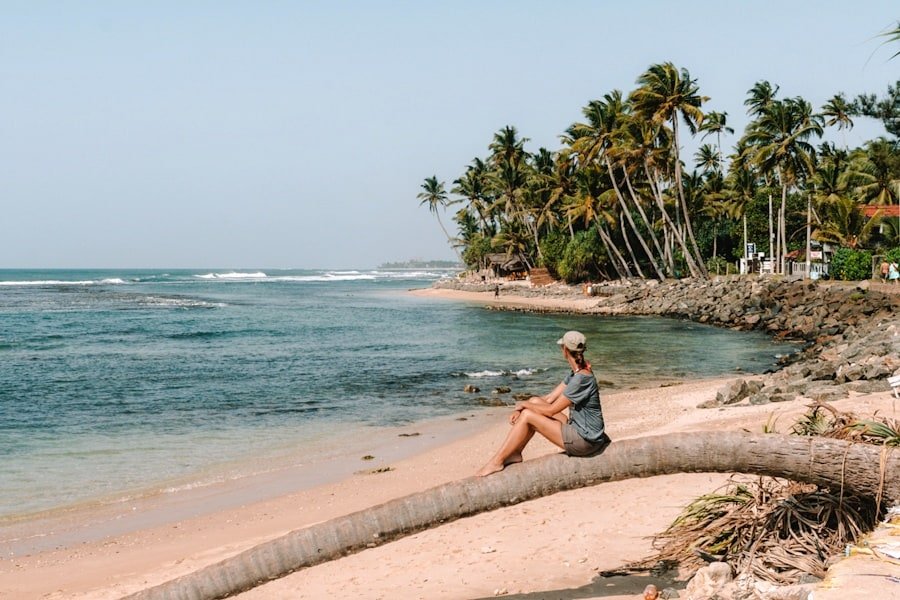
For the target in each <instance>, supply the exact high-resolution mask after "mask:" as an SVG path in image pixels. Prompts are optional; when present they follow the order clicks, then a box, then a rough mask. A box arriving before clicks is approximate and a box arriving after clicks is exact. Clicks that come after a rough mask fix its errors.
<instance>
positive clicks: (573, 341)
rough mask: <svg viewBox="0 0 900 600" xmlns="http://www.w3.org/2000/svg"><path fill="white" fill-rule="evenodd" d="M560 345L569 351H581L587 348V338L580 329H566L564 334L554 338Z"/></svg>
mask: <svg viewBox="0 0 900 600" xmlns="http://www.w3.org/2000/svg"><path fill="white" fill-rule="evenodd" d="M556 343H557V344H559V345H560V346H565V347H566V348H568V349H569V350H570V351H571V352H583V351H584V349H585V348H587V339H586V338H585V337H584V334H583V333H581V332H580V331H567V332H566V333H565V335H563V336H562V337H561V338H559V339H558V340H556Z"/></svg>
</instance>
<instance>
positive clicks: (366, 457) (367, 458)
mask: <svg viewBox="0 0 900 600" xmlns="http://www.w3.org/2000/svg"><path fill="white" fill-rule="evenodd" d="M360 460H375V457H374V456H372V455H371V454H366V455H365V456H363V457H362V458H361V459H360Z"/></svg>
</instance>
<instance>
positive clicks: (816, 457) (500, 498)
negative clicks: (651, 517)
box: [128, 431, 900, 600]
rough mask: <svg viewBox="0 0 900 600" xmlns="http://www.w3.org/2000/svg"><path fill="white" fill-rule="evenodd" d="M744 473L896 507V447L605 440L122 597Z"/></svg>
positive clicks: (139, 598) (185, 592)
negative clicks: (586, 492) (486, 516)
mask: <svg viewBox="0 0 900 600" xmlns="http://www.w3.org/2000/svg"><path fill="white" fill-rule="evenodd" d="M688 472H690V473H705V472H719V473H747V474H758V475H767V476H772V477H782V478H786V479H791V480H794V481H799V482H804V483H813V484H816V485H821V486H831V487H833V488H836V489H841V490H846V491H847V492H849V493H853V494H856V495H859V496H863V497H868V498H877V499H879V500H882V501H883V502H884V503H885V504H896V503H898V502H900V450H897V449H891V448H888V447H877V446H873V445H869V444H856V443H851V442H846V441H842V440H835V439H827V438H815V437H813V438H808V437H800V436H781V435H774V434H750V433H746V432H728V431H716V432H690V433H675V434H667V435H663V436H648V437H641V438H636V439H628V440H620V441H616V442H613V443H612V444H611V445H610V446H609V447H608V448H607V449H606V450H605V451H604V452H603V453H602V454H600V455H598V456H593V457H589V458H571V457H567V456H565V455H563V454H552V455H549V456H545V457H542V458H539V459H535V460H530V461H527V462H524V463H521V464H517V465H512V466H510V467H507V468H506V469H505V470H503V471H501V472H500V473H497V474H494V475H491V476H488V477H482V478H478V477H469V478H467V479H463V480H460V481H454V482H450V483H446V484H444V485H440V486H437V487H435V488H432V489H430V490H426V491H424V492H419V493H417V494H412V495H410V496H405V497H402V498H397V499H395V500H391V501H389V502H386V503H384V504H381V505H378V506H375V507H372V508H368V509H365V510H362V511H359V512H355V513H352V514H349V515H345V516H341V517H337V518H335V519H332V520H330V521H325V522H322V523H318V524H316V525H312V526H310V527H307V528H305V529H299V530H296V531H292V532H290V533H287V534H285V535H283V536H281V537H278V538H275V539H273V540H270V541H267V542H263V543H261V544H259V545H257V546H254V547H252V548H250V549H248V550H245V551H243V552H241V553H239V554H237V555H235V556H232V557H229V558H226V559H225V560H223V561H220V562H218V563H215V564H212V565H209V566H207V567H205V568H203V569H200V570H198V571H195V572H193V573H189V574H187V575H184V576H182V577H179V578H178V579H174V580H172V581H168V582H166V583H163V584H161V585H157V586H155V587H152V588H149V589H146V590H143V591H140V592H138V593H136V594H132V595H131V596H128V598H129V599H131V600H158V599H159V600H162V599H165V600H172V599H178V600H207V599H213V598H222V597H226V596H230V595H233V594H236V593H239V592H241V591H245V590H248V589H250V588H253V587H255V586H258V585H261V584H263V583H265V582H266V581H269V580H272V579H277V578H279V577H283V576H285V575H287V574H289V573H292V572H294V571H297V570H299V569H302V568H305V567H309V566H313V565H316V564H319V563H323V562H327V561H330V560H334V559H336V558H340V557H342V556H346V555H347V554H351V553H354V552H360V551H363V550H365V549H366V548H371V547H375V546H379V545H382V544H385V543H388V542H391V541H393V540H396V539H399V538H402V537H405V536H408V535H412V534H415V533H417V532H420V531H424V530H426V529H429V528H432V527H436V526H439V525H442V524H444V523H447V522H449V521H453V520H455V519H459V518H463V517H468V516H471V515H476V514H478V513H482V512H486V511H490V510H496V509H498V508H503V507H506V506H511V505H514V504H518V503H520V502H525V501H527V500H533V499H535V498H540V497H543V496H549V495H551V494H555V493H558V492H562V491H565V490H571V489H576V488H581V487H586V486H590V485H597V484H602V483H604V482H610V481H620V480H623V479H629V478H634V477H651V476H655V475H664V474H671V473H688Z"/></svg>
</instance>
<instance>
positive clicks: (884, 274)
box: [881, 259, 891, 283]
mask: <svg viewBox="0 0 900 600" xmlns="http://www.w3.org/2000/svg"><path fill="white" fill-rule="evenodd" d="M890 269H891V265H890V264H888V261H887V259H885V260H883V261H881V283H887V280H888V272H889V271H890Z"/></svg>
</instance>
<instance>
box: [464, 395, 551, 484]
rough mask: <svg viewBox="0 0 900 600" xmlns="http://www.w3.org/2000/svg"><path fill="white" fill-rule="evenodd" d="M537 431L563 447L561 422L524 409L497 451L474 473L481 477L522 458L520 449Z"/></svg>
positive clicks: (500, 469)
mask: <svg viewBox="0 0 900 600" xmlns="http://www.w3.org/2000/svg"><path fill="white" fill-rule="evenodd" d="M535 432H538V433H540V434H541V435H543V436H544V437H545V438H547V439H548V440H550V441H551V442H553V443H554V444H556V445H557V446H559V447H560V448H563V447H564V445H563V439H562V422H561V421H560V420H557V419H554V418H553V417H545V416H544V415H539V414H538V413H536V412H533V411H530V410H528V409H525V410H523V411H522V414H521V415H520V416H519V418H518V420H517V421H516V422H515V424H514V425H513V426H512V429H510V430H509V433H508V434H507V435H506V439H505V440H504V441H503V445H501V446H500V449H499V450H498V451H497V453H496V454H495V455H494V456H493V458H491V460H489V461H488V462H487V464H486V465H484V466H483V467H482V468H481V470H480V471H478V473H476V475H478V476H479V477H483V476H485V475H490V474H491V473H496V472H497V471H502V470H503V468H504V467H505V466H506V465H508V464H511V463H513V462H520V461H521V460H522V450H523V449H524V448H525V445H526V444H528V442H529V441H530V440H531V438H532V436H534V433H535Z"/></svg>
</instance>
